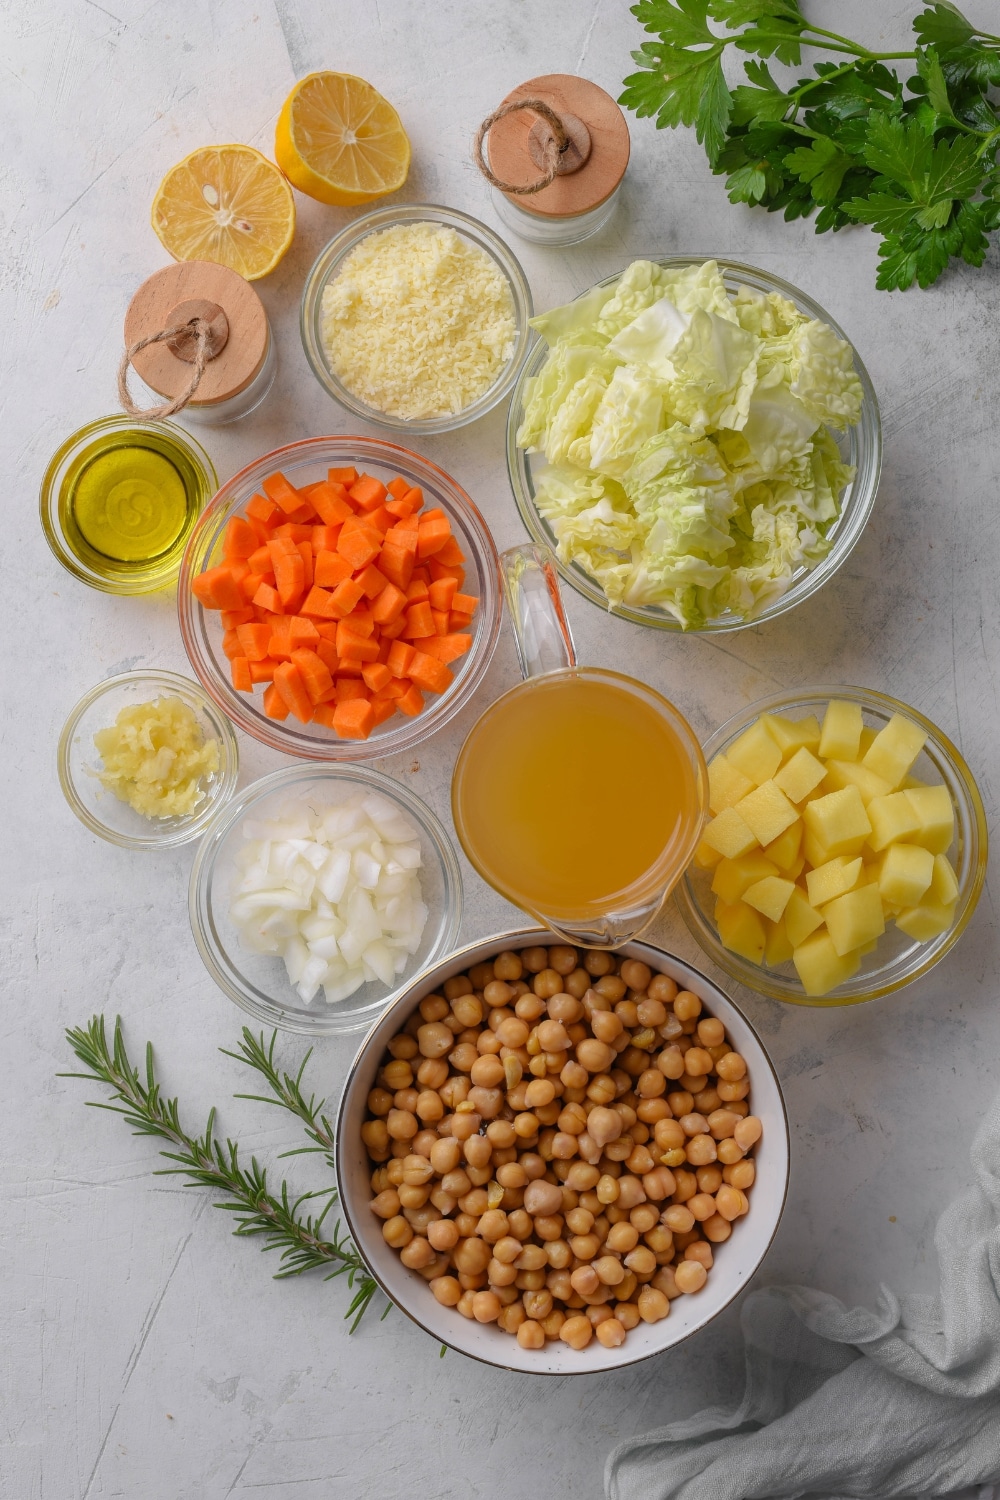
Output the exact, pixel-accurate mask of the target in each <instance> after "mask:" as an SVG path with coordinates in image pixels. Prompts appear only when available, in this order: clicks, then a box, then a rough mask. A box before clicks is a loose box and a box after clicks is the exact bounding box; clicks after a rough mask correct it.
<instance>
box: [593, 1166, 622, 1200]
mask: <svg viewBox="0 0 1000 1500" xmlns="http://www.w3.org/2000/svg"><path fill="white" fill-rule="evenodd" d="M596 1192H597V1196H598V1199H599V1200H600V1202H601V1203H614V1202H615V1200H616V1199H617V1197H618V1179H617V1178H615V1177H612V1176H610V1174H609V1173H607V1172H605V1173H604V1174H603V1175H602V1176H601V1177H599V1178H598V1181H597V1189H596Z"/></svg>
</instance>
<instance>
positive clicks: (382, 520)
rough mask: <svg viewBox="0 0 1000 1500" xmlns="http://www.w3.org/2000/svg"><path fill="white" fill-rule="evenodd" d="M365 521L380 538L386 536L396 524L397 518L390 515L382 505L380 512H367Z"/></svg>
mask: <svg viewBox="0 0 1000 1500" xmlns="http://www.w3.org/2000/svg"><path fill="white" fill-rule="evenodd" d="M364 520H365V521H366V522H367V523H368V525H369V526H371V527H372V529H373V530H374V531H377V532H378V534H379V536H380V537H384V536H386V535H387V534H388V533H389V532H390V531H391V530H392V528H393V527H394V526H395V524H396V518H395V516H393V515H390V513H389V511H388V510H386V508H385V506H384V505H380V506H379V508H378V510H366V511H365V513H364Z"/></svg>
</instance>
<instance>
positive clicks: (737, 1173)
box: [722, 1161, 757, 1193]
mask: <svg viewBox="0 0 1000 1500" xmlns="http://www.w3.org/2000/svg"><path fill="white" fill-rule="evenodd" d="M756 1176H757V1168H756V1167H755V1166H754V1164H753V1162H752V1161H738V1162H734V1163H733V1165H732V1166H729V1167H723V1169H722V1177H723V1181H725V1182H728V1183H729V1184H730V1185H731V1186H732V1187H737V1188H739V1189H740V1191H741V1192H744V1193H745V1192H746V1190H747V1188H749V1187H753V1184H754V1180H755V1178H756Z"/></svg>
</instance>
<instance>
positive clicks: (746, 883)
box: [712, 849, 778, 906]
mask: <svg viewBox="0 0 1000 1500" xmlns="http://www.w3.org/2000/svg"><path fill="white" fill-rule="evenodd" d="M777 873H778V867H777V865H774V864H772V863H771V861H770V860H769V859H765V858H764V855H763V854H762V852H761V851H760V850H759V849H756V850H753V851H751V853H750V854H744V855H743V856H742V857H741V858H740V859H723V860H720V861H719V863H718V864H717V865H716V867H715V874H714V875H713V877H712V893H713V895H716V896H718V897H720V898H721V900H723V901H724V902H725V903H726V905H727V906H732V905H733V904H734V903H735V902H737V901H739V900H740V898H741V897H742V895H743V892H744V891H746V890H749V889H750V887H751V886H752V885H756V883H757V881H758V880H763V879H765V877H766V876H768V875H777Z"/></svg>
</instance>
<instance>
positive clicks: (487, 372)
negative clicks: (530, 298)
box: [322, 223, 517, 421]
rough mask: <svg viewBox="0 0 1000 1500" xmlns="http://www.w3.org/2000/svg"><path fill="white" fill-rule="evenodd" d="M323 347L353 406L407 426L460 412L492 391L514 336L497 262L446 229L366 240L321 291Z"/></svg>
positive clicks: (428, 226) (399, 229) (404, 230)
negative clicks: (398, 419) (362, 404)
mask: <svg viewBox="0 0 1000 1500" xmlns="http://www.w3.org/2000/svg"><path fill="white" fill-rule="evenodd" d="M322 334H323V347H324V351H325V353H326V357H327V359H328V361H329V364H330V368H331V370H332V371H333V373H334V374H335V375H336V376H337V377H338V378H339V379H340V380H342V381H343V383H344V385H345V386H346V387H347V389H348V390H349V391H350V392H351V393H352V394H353V395H355V396H357V397H358V398H359V400H361V401H364V402H366V404H367V405H369V406H371V407H374V408H376V409H377V410H379V411H383V412H386V413H387V414H388V415H389V416H394V417H401V418H403V419H404V420H406V421H413V420H421V419H426V418H430V417H441V416H447V415H449V414H457V413H458V412H460V411H463V410H464V409H465V408H466V407H467V406H469V405H471V404H472V402H473V401H475V400H477V399H478V397H480V396H482V395H483V394H484V393H485V392H486V391H487V390H489V388H490V386H491V385H493V383H494V381H495V380H496V378H497V376H498V375H499V374H500V371H501V370H502V369H503V367H504V365H505V364H506V363H507V361H508V360H509V359H510V357H511V354H512V353H513V350H514V343H515V338H516V334H517V328H516V323H515V319H514V302H513V298H512V297H511V292H510V286H509V285H508V282H507V279H506V277H505V276H504V275H503V273H502V271H501V270H500V269H499V267H498V266H497V265H496V263H495V261H494V260H493V259H492V258H491V257H490V256H489V255H487V253H486V251H485V250H481V249H480V248H479V246H478V245H474V244H472V242H471V241H469V240H467V239H465V238H464V237H463V236H462V235H460V234H458V233H456V231H455V230H454V229H450V228H448V227H447V226H446V225H443V224H433V223H417V224H396V225H393V226H392V228H390V229H383V230H380V231H379V232H377V233H375V234H370V235H369V236H368V237H367V238H366V239H364V240H362V241H361V243H360V244H359V245H356V246H355V248H354V249H353V250H352V251H351V253H350V254H349V255H348V256H346V257H345V259H344V261H343V264H342V265H341V267H340V269H339V271H338V273H337V275H336V276H335V277H334V278H333V280H332V281H331V282H329V284H328V285H327V286H326V288H325V289H324V291H323V322H322Z"/></svg>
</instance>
